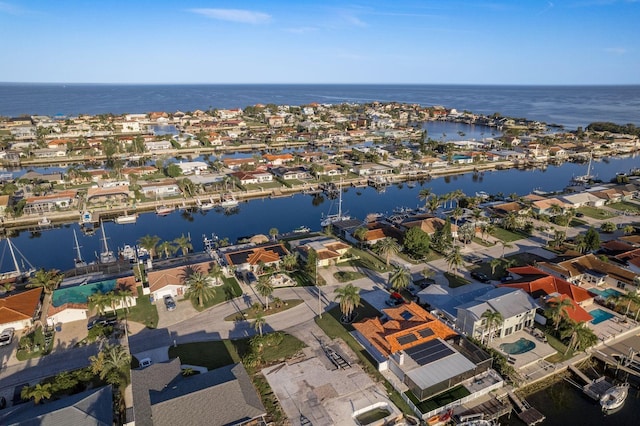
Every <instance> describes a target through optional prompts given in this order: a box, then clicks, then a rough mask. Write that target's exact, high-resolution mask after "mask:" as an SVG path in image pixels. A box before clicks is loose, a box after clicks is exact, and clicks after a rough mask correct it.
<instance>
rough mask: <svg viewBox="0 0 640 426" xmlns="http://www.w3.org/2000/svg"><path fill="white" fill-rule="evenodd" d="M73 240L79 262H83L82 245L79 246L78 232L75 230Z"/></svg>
mask: <svg viewBox="0 0 640 426" xmlns="http://www.w3.org/2000/svg"><path fill="white" fill-rule="evenodd" d="M73 239H74V240H75V242H76V253H77V256H78V262H82V254H81V253H80V245H79V244H78V236H77V235H76V230H75V229H74V230H73Z"/></svg>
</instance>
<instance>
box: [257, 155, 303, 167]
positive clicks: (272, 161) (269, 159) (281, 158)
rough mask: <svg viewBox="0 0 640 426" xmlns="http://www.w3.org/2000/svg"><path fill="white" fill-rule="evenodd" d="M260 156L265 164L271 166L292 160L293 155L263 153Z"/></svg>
mask: <svg viewBox="0 0 640 426" xmlns="http://www.w3.org/2000/svg"><path fill="white" fill-rule="evenodd" d="M262 158H263V159H264V161H265V162H266V163H267V165H269V166H272V167H278V166H282V165H283V164H286V163H290V162H292V161H293V160H294V159H295V157H294V156H293V155H292V154H264V155H262Z"/></svg>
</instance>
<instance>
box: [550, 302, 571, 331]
mask: <svg viewBox="0 0 640 426" xmlns="http://www.w3.org/2000/svg"><path fill="white" fill-rule="evenodd" d="M569 309H573V310H575V309H576V307H575V306H574V305H573V303H571V299H569V298H568V297H565V298H563V299H559V297H556V298H555V299H553V300H550V301H549V307H548V308H547V315H548V316H549V318H551V320H552V321H553V322H554V324H555V330H556V331H558V328H559V327H560V322H561V321H562V319H563V318H568V317H569V314H568V313H567V312H568V310H569Z"/></svg>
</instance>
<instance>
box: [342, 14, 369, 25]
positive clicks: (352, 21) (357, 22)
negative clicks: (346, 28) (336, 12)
mask: <svg viewBox="0 0 640 426" xmlns="http://www.w3.org/2000/svg"><path fill="white" fill-rule="evenodd" d="M343 19H344V20H345V21H347V22H348V23H349V24H351V25H353V26H356V27H366V26H367V24H366V22H364V21H362V20H361V19H360V18H358V17H357V16H353V15H344V16H343Z"/></svg>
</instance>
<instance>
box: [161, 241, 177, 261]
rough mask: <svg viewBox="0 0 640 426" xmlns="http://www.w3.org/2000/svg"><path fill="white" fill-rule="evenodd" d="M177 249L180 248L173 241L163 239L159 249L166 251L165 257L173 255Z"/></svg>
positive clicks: (162, 251)
mask: <svg viewBox="0 0 640 426" xmlns="http://www.w3.org/2000/svg"><path fill="white" fill-rule="evenodd" d="M177 250H178V248H177V247H176V246H174V245H173V243H172V242H171V241H163V242H161V243H160V244H159V245H158V251H159V252H160V253H164V258H165V259H168V258H169V257H171V256H172V255H173V254H174V253H175V252H176V251H177Z"/></svg>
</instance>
